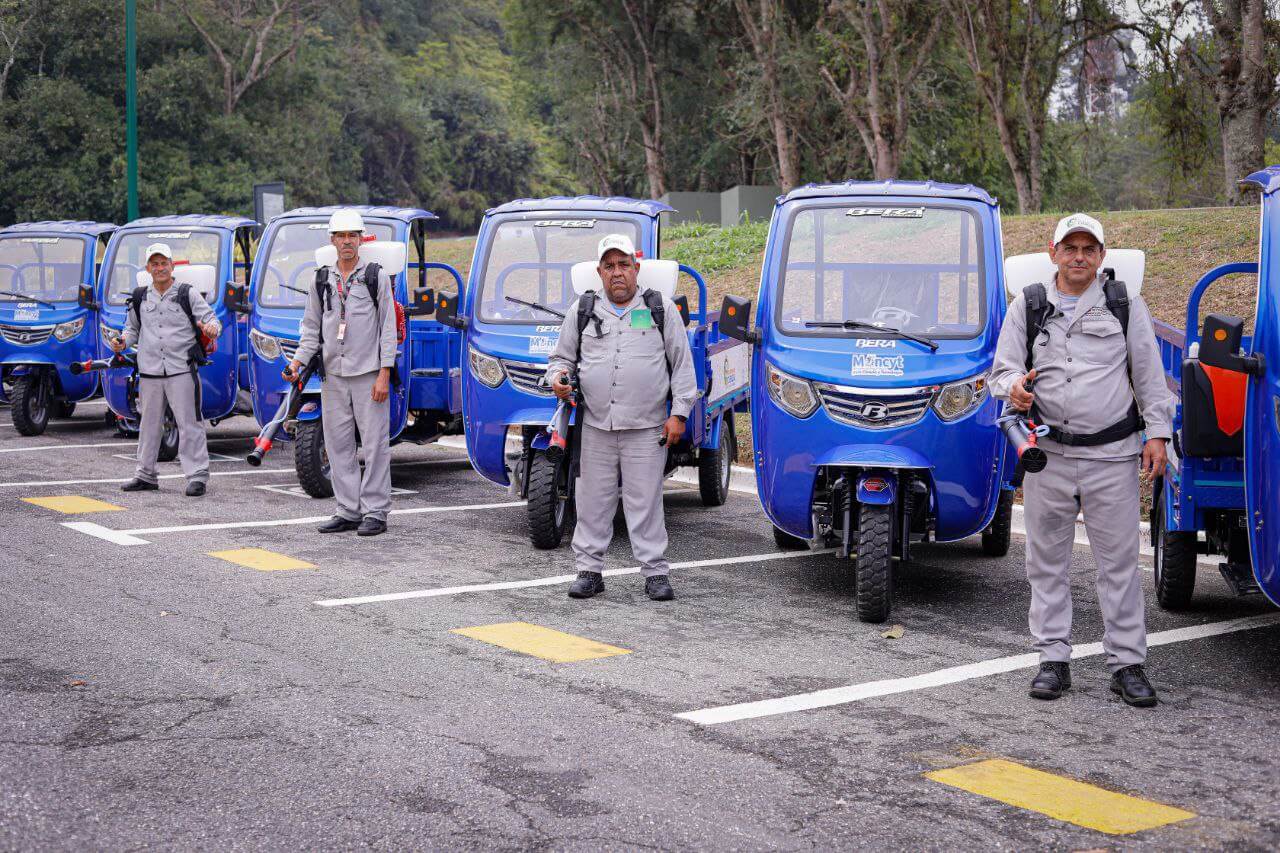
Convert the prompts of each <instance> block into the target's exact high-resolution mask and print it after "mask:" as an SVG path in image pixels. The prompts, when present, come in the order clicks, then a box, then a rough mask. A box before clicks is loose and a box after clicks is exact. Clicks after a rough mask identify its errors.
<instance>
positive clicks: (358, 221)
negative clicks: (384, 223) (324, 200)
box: [329, 208, 364, 234]
mask: <svg viewBox="0 0 1280 853" xmlns="http://www.w3.org/2000/svg"><path fill="white" fill-rule="evenodd" d="M339 231H364V218H363V217H361V216H360V212H359V211H356V210H351V209H349V208H343V209H342V210H335V211H334V212H333V216H330V217H329V233H330V234H337V233H338V232H339Z"/></svg>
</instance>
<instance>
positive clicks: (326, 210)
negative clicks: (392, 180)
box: [272, 204, 439, 222]
mask: <svg viewBox="0 0 1280 853" xmlns="http://www.w3.org/2000/svg"><path fill="white" fill-rule="evenodd" d="M339 210H354V211H356V212H357V213H359V214H360V215H361V216H377V217H380V218H382V219H398V220H400V221H401V222H412V221H413V220H415V219H439V217H438V216H436V215H435V214H434V213H432V212H431V211H429V210H423V209H422V208H420V207H375V206H373V205H367V204H331V205H328V206H326V207H295V208H294V209H293V210H287V211H285V212H284V213H282V214H280V215H279V216H275V217H272V218H273V219H298V218H302V217H310V216H332V215H333V214H334V213H335V212H337V211H339Z"/></svg>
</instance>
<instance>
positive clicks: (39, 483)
mask: <svg viewBox="0 0 1280 853" xmlns="http://www.w3.org/2000/svg"><path fill="white" fill-rule="evenodd" d="M292 473H293V469H292V468H246V469H245V470H244V471H210V472H209V476H210V477H239V476H241V475H244V474H292ZM185 478H186V475H185V474H161V475H160V476H159V477H157V478H156V479H158V480H181V479H185ZM132 479H133V477H132V476H128V477H107V478H104V479H101V480H28V481H26V482H22V483H0V487H3V486H36V487H39V486H92V485H96V484H99V483H127V482H129V481H130V480H132Z"/></svg>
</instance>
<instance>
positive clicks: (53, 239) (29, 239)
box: [22, 237, 61, 243]
mask: <svg viewBox="0 0 1280 853" xmlns="http://www.w3.org/2000/svg"><path fill="white" fill-rule="evenodd" d="M59 239H61V238H58V237H23V238H22V242H24V243H57V242H58V240H59Z"/></svg>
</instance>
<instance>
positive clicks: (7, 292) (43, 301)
mask: <svg viewBox="0 0 1280 853" xmlns="http://www.w3.org/2000/svg"><path fill="white" fill-rule="evenodd" d="M0 296H16V297H17V298H18V301H19V302H39V303H40V304H41V305H48V306H49V307H50V308H57V307H58V306H57V305H54V304H53V303H52V302H50V301H48V300H47V299H38V298H36V297H34V296H28V295H27V294H25V293H17V292H15V291H12V290H0Z"/></svg>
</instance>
